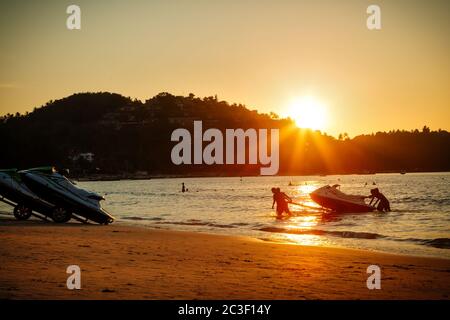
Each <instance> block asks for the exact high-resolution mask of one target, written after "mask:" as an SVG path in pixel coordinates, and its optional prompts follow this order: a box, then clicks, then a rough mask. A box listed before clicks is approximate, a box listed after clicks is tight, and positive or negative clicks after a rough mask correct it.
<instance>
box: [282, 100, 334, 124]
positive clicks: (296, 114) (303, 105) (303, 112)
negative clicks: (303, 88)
mask: <svg viewBox="0 0 450 320" xmlns="http://www.w3.org/2000/svg"><path fill="white" fill-rule="evenodd" d="M287 116H288V117H290V118H291V119H292V120H294V121H295V124H296V125H297V127H300V128H309V129H313V130H323V129H325V124H326V120H327V119H326V109H325V106H324V104H323V103H322V102H320V101H319V100H317V99H315V98H314V97H310V96H308V97H302V98H298V99H295V100H293V101H292V102H291V103H290V104H289V107H288V111H287Z"/></svg>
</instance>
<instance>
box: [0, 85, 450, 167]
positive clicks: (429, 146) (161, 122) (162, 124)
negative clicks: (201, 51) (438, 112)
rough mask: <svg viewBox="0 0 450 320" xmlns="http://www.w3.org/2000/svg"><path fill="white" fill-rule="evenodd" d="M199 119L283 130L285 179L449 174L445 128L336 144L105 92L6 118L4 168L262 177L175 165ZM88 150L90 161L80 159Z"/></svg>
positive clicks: (206, 107) (208, 124)
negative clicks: (182, 131)
mask: <svg viewBox="0 0 450 320" xmlns="http://www.w3.org/2000/svg"><path fill="white" fill-rule="evenodd" d="M194 120H202V121H203V126H204V129H206V128H218V129H221V130H225V129H227V128H230V129H232V128H243V129H248V128H279V129H280V171H279V173H280V174H331V173H368V172H399V171H448V170H450V151H449V150H450V133H449V132H447V131H443V130H439V131H430V130H429V129H428V128H427V127H424V128H423V129H421V130H420V131H419V130H415V131H391V132H387V133H386V132H378V133H375V134H368V135H361V136H357V137H354V138H353V139H349V138H348V137H345V135H343V136H341V138H340V139H335V138H333V137H331V136H328V135H326V134H323V133H320V132H317V131H311V130H306V129H298V128H296V127H295V126H294V124H293V122H292V121H291V120H290V119H279V118H278V117H277V116H276V115H275V114H271V115H267V114H260V113H258V112H256V111H251V110H249V109H247V108H246V107H245V106H243V105H240V104H230V103H227V102H225V101H219V100H218V99H217V98H216V97H206V98H198V97H195V96H194V95H193V94H190V95H189V96H186V97H185V96H174V95H171V94H169V93H160V94H158V95H156V96H155V97H153V98H151V99H149V100H147V101H145V102H141V101H138V100H133V99H131V98H127V97H124V96H121V95H119V94H113V93H107V92H100V93H78V94H74V95H71V96H69V97H66V98H63V99H60V100H56V101H50V102H48V103H47V104H46V105H44V106H42V107H40V108H35V109H34V111H33V112H31V113H27V114H24V115H20V114H16V115H6V116H3V117H1V118H0V139H1V143H2V146H1V156H0V167H4V168H6V167H17V168H27V167H33V166H40V165H48V164H52V165H56V166H60V167H67V168H70V169H72V171H73V172H75V173H78V174H80V173H85V174H89V173H107V174H120V173H134V172H137V171H143V172H147V173H148V174H181V175H183V174H190V175H192V174H194V175H206V174H208V175H211V174H217V175H236V176H238V175H250V174H259V166H257V165H252V166H248V165H224V166H217V165H212V166H208V165H181V166H175V165H173V164H172V162H171V159H170V152H171V149H172V147H173V146H174V145H175V144H176V143H175V142H171V140H170V137H171V133H172V131H173V130H175V129H177V128H187V129H188V130H192V126H193V121H194ZM90 153H92V154H93V161H88V160H86V159H85V158H83V157H80V154H81V155H83V154H90Z"/></svg>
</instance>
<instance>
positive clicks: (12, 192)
mask: <svg viewBox="0 0 450 320" xmlns="http://www.w3.org/2000/svg"><path fill="white" fill-rule="evenodd" d="M0 201H2V202H4V203H7V204H9V205H11V206H12V207H14V211H13V213H14V216H15V217H16V219H17V220H27V219H28V218H30V216H31V215H32V214H33V211H35V212H38V213H40V214H43V215H44V216H48V217H51V216H52V213H53V209H54V207H55V206H54V205H53V204H51V203H49V202H47V201H45V200H43V199H41V198H39V197H38V196H37V195H36V194H35V193H33V192H32V191H31V190H30V189H29V188H28V187H27V186H26V185H25V184H24V183H23V181H22V179H21V178H20V175H19V174H18V173H17V169H7V170H0ZM38 217H39V218H42V217H40V216H38Z"/></svg>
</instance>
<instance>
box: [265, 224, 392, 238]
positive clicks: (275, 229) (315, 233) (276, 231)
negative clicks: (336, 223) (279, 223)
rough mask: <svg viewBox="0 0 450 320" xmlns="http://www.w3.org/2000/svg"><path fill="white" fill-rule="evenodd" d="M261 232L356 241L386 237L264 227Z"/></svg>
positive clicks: (363, 233)
mask: <svg viewBox="0 0 450 320" xmlns="http://www.w3.org/2000/svg"><path fill="white" fill-rule="evenodd" d="M259 230H260V231H265V232H274V233H288V234H312V235H319V236H320V235H331V236H334V237H340V238H356V239H380V238H385V236H383V235H380V234H377V233H370V232H354V231H325V230H320V229H309V230H298V229H286V228H277V227H264V228H260V229H259Z"/></svg>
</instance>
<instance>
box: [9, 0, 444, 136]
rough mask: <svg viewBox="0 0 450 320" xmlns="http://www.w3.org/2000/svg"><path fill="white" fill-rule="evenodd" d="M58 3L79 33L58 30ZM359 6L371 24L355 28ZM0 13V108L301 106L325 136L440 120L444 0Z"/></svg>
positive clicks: (136, 1)
mask: <svg viewBox="0 0 450 320" xmlns="http://www.w3.org/2000/svg"><path fill="white" fill-rule="evenodd" d="M70 4H77V5H79V6H80V8H81V30H68V29H67V28H66V19H67V17H68V14H67V13H66V8H67V6H68V5H70ZM370 4H377V5H379V6H380V7H381V19H382V29H381V30H376V31H370V30H368V29H367V27H366V19H367V17H368V14H367V13H366V9H367V7H368V6H369V5H370ZM0 17H1V18H0V40H1V47H2V48H1V50H0V70H1V72H0V115H4V114H6V113H15V112H21V113H23V112H26V111H31V110H32V109H33V108H34V107H38V106H41V105H42V104H44V103H45V102H47V101H49V100H51V99H59V98H62V97H65V96H68V95H70V94H72V93H75V92H84V91H110V92H117V93H120V94H123V95H126V96H131V97H132V98H138V99H142V100H144V99H147V98H149V97H151V96H153V95H155V94H157V93H159V92H162V91H167V92H170V93H173V94H182V95H187V94H189V93H191V92H192V93H194V94H196V95H197V96H211V95H215V94H217V95H218V97H219V99H221V100H227V101H229V102H237V103H244V104H246V105H247V106H248V107H249V108H250V109H257V110H258V111H260V112H269V111H273V112H276V113H278V114H280V115H282V116H293V117H295V118H299V119H300V118H302V115H303V116H304V118H303V119H310V120H308V121H306V122H305V121H298V124H299V125H303V126H309V125H311V126H313V127H314V126H315V128H316V129H321V130H323V131H325V132H327V133H329V134H331V135H334V136H336V135H337V134H339V133H340V132H348V133H349V134H350V136H354V135H357V134H361V133H371V132H375V131H383V130H391V129H407V130H410V129H413V128H421V127H422V126H423V125H425V124H426V125H428V126H430V127H431V128H432V129H438V128H442V129H447V130H448V129H450V59H449V46H450V44H449V39H450V1H445V0H443V1H440V0H431V1H414V0H390V1H381V0H372V1H363V0H343V1H336V0H329V1H326V0H314V1H302V0H281V1H267V0H239V1H238V0H223V1H222V0H191V1H187V0H185V1H181V0H179V1H172V0H164V1H156V0H154V1H150V0H149V1H144V0H95V1H93V0H90V1H86V0H71V1H61V0H59V1H56V0H55V1H50V0H42V1H24V0H21V1H8V2H6V1H2V2H1V3H0ZM302 101H303V102H302ZM304 101H310V102H304ZM311 101H312V102H311ZM305 104H306V106H305ZM304 107H305V108H306V109H308V108H309V109H310V110H309V111H308V110H306V109H305V110H306V111H303V109H302V108H304ZM295 108H298V110H295ZM311 108H312V109H315V108H316V109H320V110H319V111H320V112H317V110H316V111H314V110H313V111H311ZM302 113H303V114H302ZM304 113H306V114H304ZM308 113H309V114H308ZM311 113H312V114H311ZM319 120H320V121H319Z"/></svg>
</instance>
